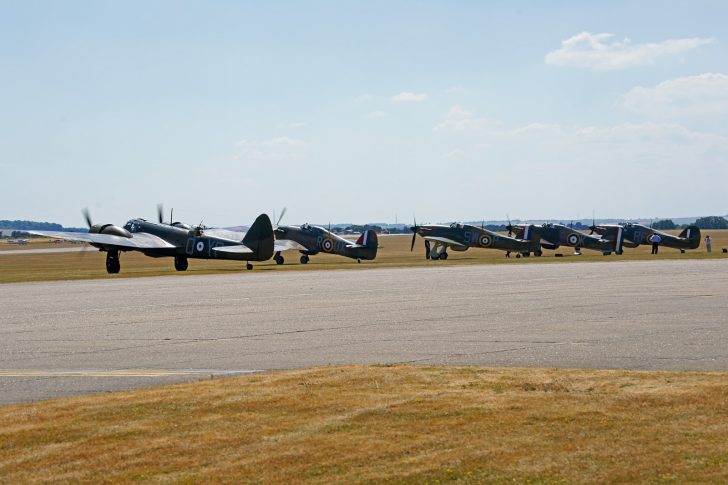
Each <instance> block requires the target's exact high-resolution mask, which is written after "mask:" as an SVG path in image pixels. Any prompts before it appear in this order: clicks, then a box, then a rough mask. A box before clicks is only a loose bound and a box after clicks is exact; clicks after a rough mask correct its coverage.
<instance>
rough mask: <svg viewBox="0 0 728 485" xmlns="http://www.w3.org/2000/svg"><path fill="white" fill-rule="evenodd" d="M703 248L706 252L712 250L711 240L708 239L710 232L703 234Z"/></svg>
mask: <svg viewBox="0 0 728 485" xmlns="http://www.w3.org/2000/svg"><path fill="white" fill-rule="evenodd" d="M705 249H707V250H708V252H711V251H712V250H713V241H712V240H711V239H710V234H708V235H707V236H705Z"/></svg>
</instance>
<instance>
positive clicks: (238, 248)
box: [212, 244, 253, 254]
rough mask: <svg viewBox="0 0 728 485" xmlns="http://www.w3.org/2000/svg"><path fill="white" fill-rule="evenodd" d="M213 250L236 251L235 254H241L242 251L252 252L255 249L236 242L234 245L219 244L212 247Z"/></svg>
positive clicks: (220, 251)
mask: <svg viewBox="0 0 728 485" xmlns="http://www.w3.org/2000/svg"><path fill="white" fill-rule="evenodd" d="M212 250H213V251H217V252H218V253H234V254H240V253H252V252H253V250H252V249H250V248H249V247H248V246H246V245H245V244H235V245H233V246H217V247H214V248H212Z"/></svg>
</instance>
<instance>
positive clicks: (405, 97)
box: [391, 92, 427, 103]
mask: <svg viewBox="0 0 728 485" xmlns="http://www.w3.org/2000/svg"><path fill="white" fill-rule="evenodd" d="M391 99H392V101H394V102H395V103H421V102H423V101H427V94H426V93H409V92H402V93H399V94H395V95H394V96H392V98H391Z"/></svg>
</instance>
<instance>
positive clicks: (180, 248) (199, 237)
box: [28, 210, 274, 273]
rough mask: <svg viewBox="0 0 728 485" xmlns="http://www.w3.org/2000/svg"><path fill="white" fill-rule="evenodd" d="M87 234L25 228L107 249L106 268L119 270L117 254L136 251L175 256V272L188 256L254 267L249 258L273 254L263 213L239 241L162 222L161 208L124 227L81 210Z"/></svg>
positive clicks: (269, 226)
mask: <svg viewBox="0 0 728 485" xmlns="http://www.w3.org/2000/svg"><path fill="white" fill-rule="evenodd" d="M84 215H85V217H86V223H87V224H88V226H89V231H88V233H78V232H58V231H28V232H30V233H33V234H38V235H41V236H47V237H53V238H60V239H67V240H69V241H79V242H87V243H89V244H91V245H92V246H94V247H95V248H98V249H99V251H104V252H106V271H107V272H109V273H118V272H119V271H120V270H121V263H120V262H119V254H120V253H121V252H125V251H139V252H141V253H143V254H144V255H145V256H151V257H153V258H159V257H164V256H169V257H174V267H175V269H176V270H177V271H185V270H186V269H187V264H188V263H187V259H188V258H193V259H195V258H197V259H228V260H235V261H248V263H247V264H246V268H247V269H249V270H250V269H253V265H252V264H250V261H266V260H268V259H270V257H271V256H272V255H273V242H274V241H273V226H272V224H271V222H270V218H269V217H268V216H267V215H266V214H261V215H259V216H258V217H257V219H255V222H254V223H253V225H252V226H250V229H249V230H248V232H247V233H246V234H245V236H244V237H243V238H242V241H237V240H233V239H227V238H222V237H214V236H211V235H207V234H205V227H204V226H202V225H201V224H200V225H198V226H196V227H190V226H188V225H186V224H182V223H179V222H177V223H174V222H170V223H164V222H163V221H162V216H161V210H160V215H159V222H158V223H156V222H149V221H147V220H145V219H132V220H130V221H129V222H127V223H126V224H125V225H124V227H119V226H115V225H113V224H93V223H92V222H91V216H90V215H89V213H88V211H84Z"/></svg>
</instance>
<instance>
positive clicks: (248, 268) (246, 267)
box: [245, 263, 253, 271]
mask: <svg viewBox="0 0 728 485" xmlns="http://www.w3.org/2000/svg"><path fill="white" fill-rule="evenodd" d="M245 269H247V270H248V271H250V270H251V269H253V265H252V264H250V263H248V264H246V265H245Z"/></svg>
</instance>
